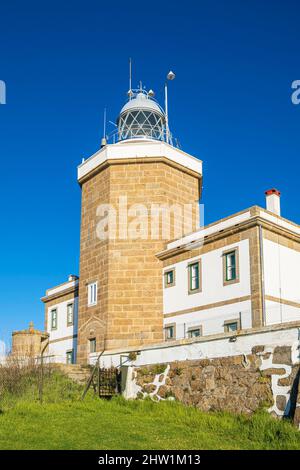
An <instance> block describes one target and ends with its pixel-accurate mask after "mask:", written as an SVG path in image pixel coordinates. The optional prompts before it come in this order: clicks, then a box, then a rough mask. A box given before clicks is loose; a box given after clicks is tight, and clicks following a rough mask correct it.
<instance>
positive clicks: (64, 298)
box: [41, 275, 78, 364]
mask: <svg viewBox="0 0 300 470" xmlns="http://www.w3.org/2000/svg"><path fill="white" fill-rule="evenodd" d="M41 300H42V301H43V302H44V304H45V330H46V332H47V333H48V334H49V346H48V349H47V352H46V353H45V356H46V357H47V358H48V360H49V361H51V362H62V363H67V364H73V363H75V362H76V353H77V325H78V277H77V276H74V275H70V276H69V278H68V281H67V282H64V283H63V284H60V285H59V286H56V287H53V288H51V289H48V290H47V291H46V295H45V296H44V297H43V298H42V299H41Z"/></svg>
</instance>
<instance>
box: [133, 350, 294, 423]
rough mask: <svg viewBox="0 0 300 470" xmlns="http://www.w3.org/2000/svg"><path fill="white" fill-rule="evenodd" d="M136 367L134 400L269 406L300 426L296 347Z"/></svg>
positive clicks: (239, 408) (221, 407)
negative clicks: (293, 349)
mask: <svg viewBox="0 0 300 470" xmlns="http://www.w3.org/2000/svg"><path fill="white" fill-rule="evenodd" d="M130 369H132V370H131V373H130V374H129V376H128V380H127V386H126V390H125V396H126V395H127V397H128V398H129V397H131V398H145V397H150V398H151V399H152V400H155V401H159V400H166V399H169V400H174V399H175V400H179V401H181V402H182V403H185V404H187V405H194V406H196V407H198V408H199V409H201V410H203V411H212V410H217V411H231V412H236V413H252V412H254V411H255V410H257V409H259V408H262V407H263V408H266V409H268V411H269V412H270V413H272V414H273V415H274V416H276V417H282V416H294V415H295V418H294V419H295V423H297V425H299V422H300V393H299V394H298V404H296V402H297V393H295V386H297V390H298V382H299V365H298V364H293V363H292V348H291V346H277V347H265V346H255V347H253V349H252V353H251V354H247V355H236V356H232V357H221V358H215V359H202V360H201V359H200V360H186V361H177V362H171V363H165V364H157V365H151V366H144V367H136V368H130ZM129 382H130V383H129ZM129 390H130V392H129ZM293 390H294V392H293Z"/></svg>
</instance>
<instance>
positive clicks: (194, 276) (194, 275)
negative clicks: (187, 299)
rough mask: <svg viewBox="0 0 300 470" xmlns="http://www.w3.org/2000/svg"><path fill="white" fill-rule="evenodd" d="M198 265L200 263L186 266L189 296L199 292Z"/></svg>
mask: <svg viewBox="0 0 300 470" xmlns="http://www.w3.org/2000/svg"><path fill="white" fill-rule="evenodd" d="M200 264H201V263H200V261H196V262H194V263H190V264H189V265H188V275H189V278H188V283H189V294H194V293H195V292H199V291H200V290H201V285H200Z"/></svg>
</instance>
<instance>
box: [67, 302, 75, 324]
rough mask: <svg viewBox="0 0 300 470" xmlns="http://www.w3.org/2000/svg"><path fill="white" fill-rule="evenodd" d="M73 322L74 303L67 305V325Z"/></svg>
mask: <svg viewBox="0 0 300 470" xmlns="http://www.w3.org/2000/svg"><path fill="white" fill-rule="evenodd" d="M73 323H74V304H73V303H72V304H68V305H67V326H71V325H73Z"/></svg>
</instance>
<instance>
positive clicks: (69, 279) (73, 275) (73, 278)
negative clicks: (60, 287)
mask: <svg viewBox="0 0 300 470" xmlns="http://www.w3.org/2000/svg"><path fill="white" fill-rule="evenodd" d="M77 279H78V276H75V274H70V275H69V277H68V281H69V282H70V281H77Z"/></svg>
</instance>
